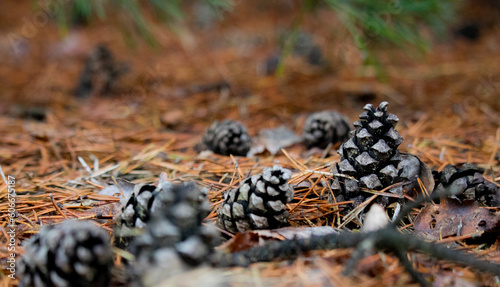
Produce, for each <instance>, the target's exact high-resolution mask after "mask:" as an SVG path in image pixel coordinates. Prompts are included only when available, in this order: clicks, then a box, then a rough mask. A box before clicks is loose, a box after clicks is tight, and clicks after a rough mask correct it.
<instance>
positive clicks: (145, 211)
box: [115, 181, 204, 248]
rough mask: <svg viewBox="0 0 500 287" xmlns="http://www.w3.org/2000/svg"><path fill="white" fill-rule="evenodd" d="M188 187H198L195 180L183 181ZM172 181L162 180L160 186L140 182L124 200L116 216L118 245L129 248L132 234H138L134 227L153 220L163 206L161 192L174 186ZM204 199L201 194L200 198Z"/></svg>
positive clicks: (140, 226) (139, 227) (137, 227)
mask: <svg viewBox="0 0 500 287" xmlns="http://www.w3.org/2000/svg"><path fill="white" fill-rule="evenodd" d="M183 184H184V186H185V187H186V188H189V189H197V187H196V184H195V183H194V182H186V183H183ZM174 186H175V185H174V184H173V183H171V182H170V181H161V182H160V184H159V185H158V187H156V186H154V185H150V184H138V185H136V186H135V187H134V191H133V192H132V194H130V196H129V197H128V199H127V200H126V201H123V202H122V207H121V212H120V213H119V214H118V215H117V216H116V217H115V221H116V223H117V228H116V232H115V235H116V237H117V245H118V246H119V247H122V248H127V247H128V246H129V244H130V240H129V239H130V238H129V237H130V236H133V235H135V234H137V232H134V231H133V229H144V228H145V227H146V224H147V223H148V222H149V221H151V218H152V217H153V214H154V213H157V212H160V211H161V210H162V208H163V202H162V200H161V198H162V197H161V196H160V195H161V194H162V193H165V192H169V189H172V188H174ZM202 199H204V196H203V194H201V196H200V198H198V200H202Z"/></svg>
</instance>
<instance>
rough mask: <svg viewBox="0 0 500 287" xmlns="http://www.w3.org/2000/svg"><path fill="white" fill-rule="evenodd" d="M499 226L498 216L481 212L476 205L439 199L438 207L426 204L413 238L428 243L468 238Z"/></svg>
mask: <svg viewBox="0 0 500 287" xmlns="http://www.w3.org/2000/svg"><path fill="white" fill-rule="evenodd" d="M498 223H499V214H498V213H493V212H492V211H490V210H489V209H487V208H482V207H481V206H480V204H479V203H478V202H476V201H465V202H463V203H460V202H459V201H458V200H455V199H451V198H442V199H441V203H440V204H439V205H437V204H427V205H426V206H425V207H424V208H423V209H422V210H421V211H420V213H419V214H418V216H417V218H415V234H416V235H417V236H419V237H421V238H424V239H427V240H440V239H442V238H446V237H450V236H459V235H469V234H473V233H477V232H481V231H483V232H485V231H489V230H492V229H493V228H495V227H496V226H497V225H498Z"/></svg>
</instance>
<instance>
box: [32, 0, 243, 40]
mask: <svg viewBox="0 0 500 287" xmlns="http://www.w3.org/2000/svg"><path fill="white" fill-rule="evenodd" d="M66 2H67V3H66ZM182 2H183V1H182V0H147V1H139V0H70V1H64V2H63V3H64V4H60V3H61V1H60V0H46V1H38V2H37V4H38V6H46V7H56V8H55V9H50V10H53V11H55V13H54V17H55V18H56V19H57V22H58V24H59V27H60V30H61V32H62V34H66V33H67V31H68V29H69V27H71V26H74V25H86V24H88V23H89V22H91V21H93V20H96V19H99V20H109V19H110V18H113V19H114V20H117V21H116V22H117V24H118V25H120V26H121V28H122V31H123V32H124V36H125V38H126V39H127V42H129V43H132V36H133V32H137V33H136V34H137V35H139V36H140V37H142V38H143V39H145V40H146V41H147V42H148V43H149V44H150V45H153V46H155V45H156V44H157V42H156V39H155V37H154V35H153V34H152V32H151V29H150V25H151V21H152V20H159V21H161V22H164V23H168V24H171V23H173V22H175V21H180V20H182V19H183V18H184V12H183V9H182ZM198 2H204V4H206V5H208V6H209V7H211V8H212V9H213V10H214V11H215V12H216V13H217V15H221V13H222V12H223V11H230V10H231V8H232V6H233V1H232V0H198ZM130 28H133V30H135V31H131V30H130Z"/></svg>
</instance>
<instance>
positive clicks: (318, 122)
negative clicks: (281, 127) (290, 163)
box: [302, 111, 351, 148]
mask: <svg viewBox="0 0 500 287" xmlns="http://www.w3.org/2000/svg"><path fill="white" fill-rule="evenodd" d="M350 130H351V127H350V125H349V120H348V119H347V118H346V117H345V116H343V115H341V114H339V113H337V112H336V111H322V112H317V113H313V114H311V115H309V117H307V119H306V122H305V124H304V128H303V131H302V137H303V138H304V143H305V144H306V146H307V148H311V147H318V148H326V147H327V146H328V145H329V144H335V143H338V142H341V141H344V140H346V139H348V138H349V131H350Z"/></svg>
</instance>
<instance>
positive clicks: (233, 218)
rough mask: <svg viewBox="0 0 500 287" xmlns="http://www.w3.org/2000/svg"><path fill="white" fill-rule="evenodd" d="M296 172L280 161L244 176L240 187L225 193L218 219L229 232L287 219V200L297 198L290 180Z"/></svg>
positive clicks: (268, 226) (274, 224)
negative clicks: (253, 173)
mask: <svg viewBox="0 0 500 287" xmlns="http://www.w3.org/2000/svg"><path fill="white" fill-rule="evenodd" d="M291 177H292V172H291V171H290V170H288V169H284V168H282V167H280V166H279V165H275V166H273V167H272V168H266V169H264V172H263V173H262V174H257V175H254V176H252V177H248V178H246V179H244V180H243V181H242V182H241V184H240V186H239V187H238V188H235V189H232V190H230V191H229V192H228V193H226V194H225V195H224V202H223V203H222V204H221V205H220V206H219V208H218V210H217V223H218V224H219V226H220V227H221V228H223V229H225V230H227V231H229V232H232V233H236V232H243V231H246V230H250V229H273V228H278V227H280V226H283V225H285V224H286V223H287V219H288V211H287V210H286V209H285V204H287V203H288V202H290V201H292V199H293V192H294V190H293V187H292V186H290V185H289V184H288V180H289V179H290V178H291Z"/></svg>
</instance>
